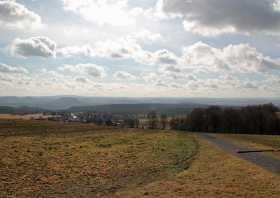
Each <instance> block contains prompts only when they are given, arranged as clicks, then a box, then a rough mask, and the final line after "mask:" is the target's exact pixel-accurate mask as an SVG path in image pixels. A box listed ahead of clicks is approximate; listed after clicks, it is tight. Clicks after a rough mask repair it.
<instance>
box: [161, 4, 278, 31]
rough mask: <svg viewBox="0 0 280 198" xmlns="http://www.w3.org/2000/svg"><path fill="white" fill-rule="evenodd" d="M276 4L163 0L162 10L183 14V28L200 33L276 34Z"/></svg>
mask: <svg viewBox="0 0 280 198" xmlns="http://www.w3.org/2000/svg"><path fill="white" fill-rule="evenodd" d="M279 5H280V4H279V0H234V1H233V0H164V1H163V10H164V11H165V12H167V13H178V14H181V15H183V17H184V23H183V24H184V27H185V29H186V30H187V31H191V32H193V33H198V34H201V35H204V36H213V35H219V34H224V33H237V32H238V33H244V34H251V33H258V32H262V33H273V34H274V33H276V34H278V33H279V30H280V9H279V7H280V6H279Z"/></svg>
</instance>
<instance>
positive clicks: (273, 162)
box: [200, 133, 280, 175]
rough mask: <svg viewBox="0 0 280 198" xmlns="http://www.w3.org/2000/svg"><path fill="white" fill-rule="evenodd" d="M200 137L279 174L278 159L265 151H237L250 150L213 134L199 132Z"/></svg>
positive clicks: (279, 161) (279, 162) (279, 163)
mask: <svg viewBox="0 0 280 198" xmlns="http://www.w3.org/2000/svg"><path fill="white" fill-rule="evenodd" d="M200 137H202V138H204V139H206V140H208V141H209V142H212V143H214V144H216V145H218V146H219V147H220V148H222V149H223V150H225V151H227V152H229V153H231V154H233V155H235V156H237V157H240V158H242V159H244V160H247V161H249V162H252V163H254V164H257V165H259V166H261V167H263V168H264V169H267V170H269V171H271V172H274V173H277V174H279V175H280V160H279V159H277V158H274V157H271V156H269V155H267V154H265V153H242V154H241V153H237V151H238V150H250V148H249V147H244V146H240V145H236V144H233V143H232V142H230V141H229V140H224V139H223V138H221V137H218V136H216V135H215V134H209V133H201V134H200Z"/></svg>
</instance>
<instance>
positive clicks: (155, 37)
mask: <svg viewBox="0 0 280 198" xmlns="http://www.w3.org/2000/svg"><path fill="white" fill-rule="evenodd" d="M128 37H129V38H132V39H136V40H138V41H144V42H155V41H161V40H163V37H162V35H161V34H159V33H153V32H151V31H149V30H142V31H139V32H137V33H135V34H132V35H128Z"/></svg>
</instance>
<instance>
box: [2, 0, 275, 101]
mask: <svg viewBox="0 0 280 198" xmlns="http://www.w3.org/2000/svg"><path fill="white" fill-rule="evenodd" d="M279 36H280V0H234V1H233V0H79V1H77V0H48V1H42V0H0V95H1V96H7V95H16V96H42V95H83V96H129V97H137V96H141V97H155V96H157V97H161V96H162V97H190V96H192V97H279V96H280V53H279V52H280V37H279Z"/></svg>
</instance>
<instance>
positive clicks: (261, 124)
mask: <svg viewBox="0 0 280 198" xmlns="http://www.w3.org/2000/svg"><path fill="white" fill-rule="evenodd" d="M277 112H279V108H278V107H276V106H274V105H273V104H265V105H255V106H246V107H239V108H233V107H219V106H210V107H208V108H196V109H194V110H193V111H192V112H191V113H190V114H189V115H188V116H186V117H184V118H173V119H172V120H171V121H170V126H171V128H172V129H176V130H188V131H194V132H212V133H221V132H222V133H246V134H250V133H252V134H280V119H279V116H278V115H277Z"/></svg>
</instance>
